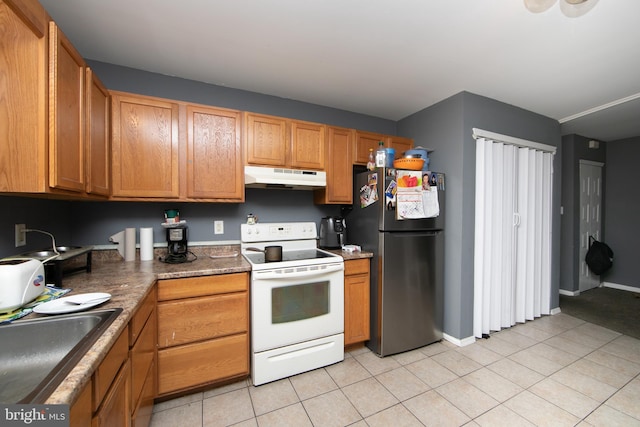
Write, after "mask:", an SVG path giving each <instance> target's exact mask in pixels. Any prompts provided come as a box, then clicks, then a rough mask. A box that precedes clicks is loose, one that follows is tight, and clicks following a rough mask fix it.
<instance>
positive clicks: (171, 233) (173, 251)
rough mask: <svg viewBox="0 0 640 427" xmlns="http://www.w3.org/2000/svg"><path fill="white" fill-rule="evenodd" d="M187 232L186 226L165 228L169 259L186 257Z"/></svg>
mask: <svg viewBox="0 0 640 427" xmlns="http://www.w3.org/2000/svg"><path fill="white" fill-rule="evenodd" d="M187 230H188V227H186V226H181V227H172V228H167V245H168V250H169V256H170V257H172V256H177V257H181V256H186V255H187V252H188V249H187Z"/></svg>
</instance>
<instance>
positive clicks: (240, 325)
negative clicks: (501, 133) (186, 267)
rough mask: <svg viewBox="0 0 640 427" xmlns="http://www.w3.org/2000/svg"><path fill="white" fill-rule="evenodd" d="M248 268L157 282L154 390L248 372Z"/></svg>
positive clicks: (170, 390)
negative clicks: (240, 271) (156, 364)
mask: <svg viewBox="0 0 640 427" xmlns="http://www.w3.org/2000/svg"><path fill="white" fill-rule="evenodd" d="M248 289H249V274H248V273H232V274H222V275H215V276H201V277H190V278H184V279H170V280H161V281H159V282H158V396H159V397H166V396H169V395H171V394H176V393H182V392H185V391H188V390H191V389H195V388H198V387H202V386H205V385H209V384H214V383H216V382H220V381H223V380H227V379H231V378H241V377H243V376H248V375H249V295H248V293H249V291H248Z"/></svg>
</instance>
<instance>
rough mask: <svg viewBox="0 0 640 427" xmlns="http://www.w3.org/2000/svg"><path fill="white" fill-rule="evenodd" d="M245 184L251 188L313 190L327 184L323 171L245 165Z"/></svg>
mask: <svg viewBox="0 0 640 427" xmlns="http://www.w3.org/2000/svg"><path fill="white" fill-rule="evenodd" d="M244 184H245V187H249V188H276V189H278V188H279V189H290V190H313V189H316V188H324V187H326V186H327V174H326V173H325V172H323V171H312V170H300V169H284V168H270V167H263V166H245V167H244Z"/></svg>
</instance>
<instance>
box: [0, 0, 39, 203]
mask: <svg viewBox="0 0 640 427" xmlns="http://www.w3.org/2000/svg"><path fill="white" fill-rule="evenodd" d="M18 11H19V13H18ZM0 32H1V33H2V35H1V37H0V52H2V54H1V55H0V76H1V78H0V94H1V95H0V97H1V100H0V192H42V191H45V190H46V185H47V182H48V179H47V178H48V177H47V175H46V171H47V165H46V160H47V155H46V154H47V153H46V132H47V115H46V113H47V110H46V105H47V89H46V88H47V86H46V85H47V61H46V58H47V52H46V49H47V44H46V41H47V32H48V28H47V20H46V13H45V11H44V9H43V8H42V6H41V5H40V4H39V3H38V2H37V1H35V0H32V1H9V2H7V1H3V2H0Z"/></svg>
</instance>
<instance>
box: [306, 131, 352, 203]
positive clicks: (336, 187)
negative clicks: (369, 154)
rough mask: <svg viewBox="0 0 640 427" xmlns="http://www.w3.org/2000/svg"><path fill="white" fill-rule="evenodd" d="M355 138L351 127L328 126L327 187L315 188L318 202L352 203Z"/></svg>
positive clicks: (315, 198)
mask: <svg viewBox="0 0 640 427" xmlns="http://www.w3.org/2000/svg"><path fill="white" fill-rule="evenodd" d="M353 139H354V132H353V130H351V129H343V128H337V127H331V126H330V127H328V128H327V143H326V145H327V148H326V153H327V162H326V173H327V187H326V188H323V189H320V190H315V193H314V201H315V203H318V204H330V203H337V204H351V203H352V199H353V188H352V187H353V166H352V164H353V156H352V154H351V153H352V149H353Z"/></svg>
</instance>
